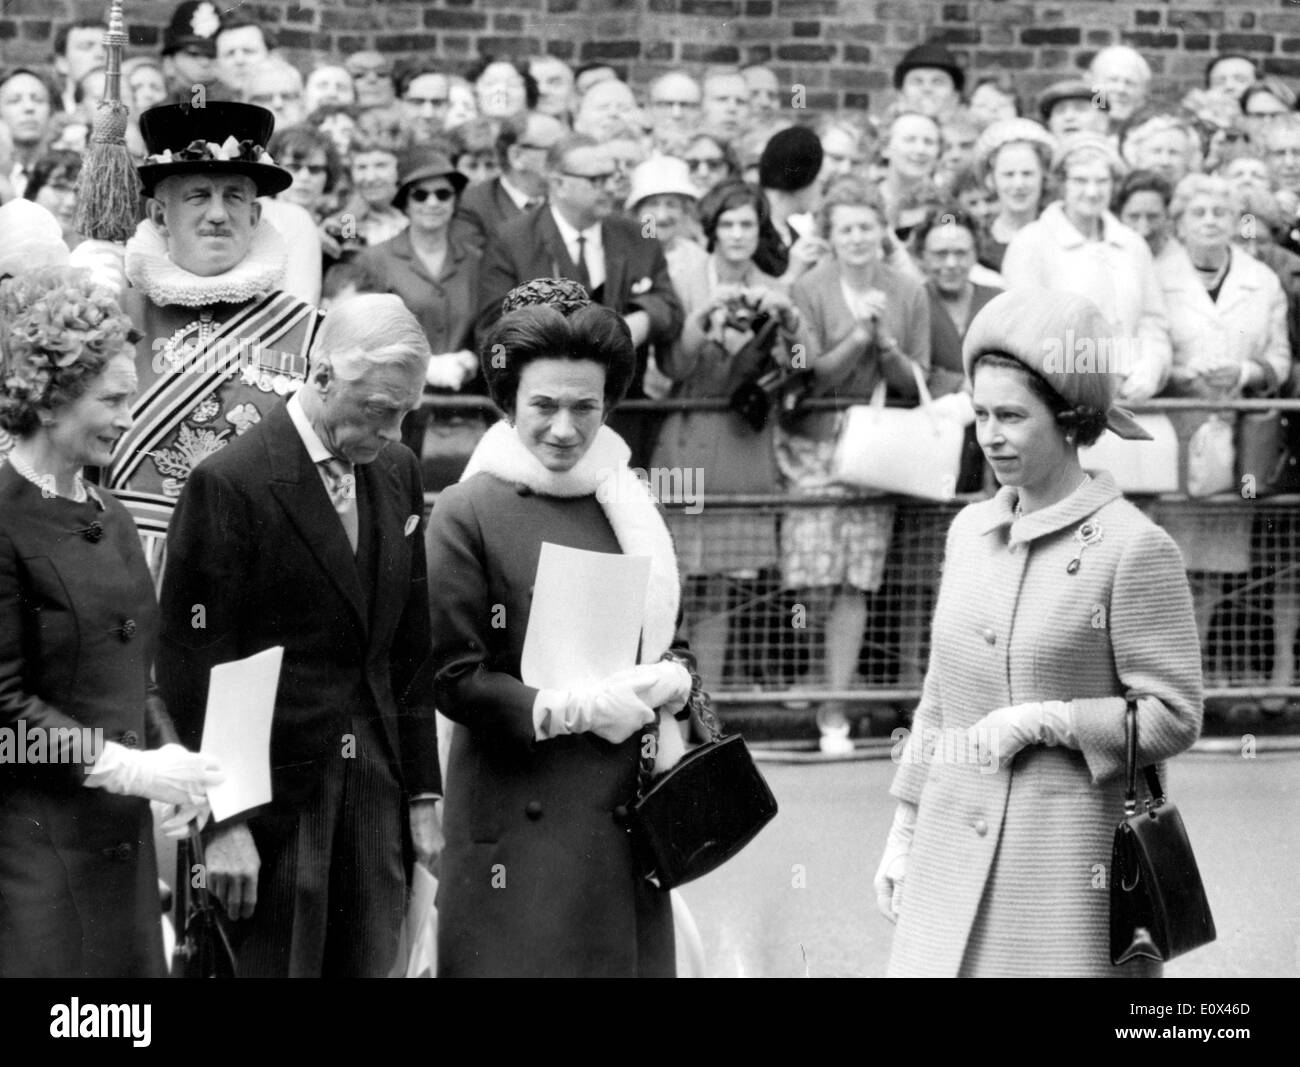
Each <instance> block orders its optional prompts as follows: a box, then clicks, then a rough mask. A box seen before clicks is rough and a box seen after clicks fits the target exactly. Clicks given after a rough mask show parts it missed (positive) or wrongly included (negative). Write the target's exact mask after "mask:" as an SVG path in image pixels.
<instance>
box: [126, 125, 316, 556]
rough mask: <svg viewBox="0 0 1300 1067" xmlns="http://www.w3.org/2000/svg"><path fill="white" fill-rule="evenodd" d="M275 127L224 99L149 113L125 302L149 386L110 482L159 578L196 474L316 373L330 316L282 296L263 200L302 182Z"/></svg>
mask: <svg viewBox="0 0 1300 1067" xmlns="http://www.w3.org/2000/svg"><path fill="white" fill-rule="evenodd" d="M273 125H274V120H273V118H272V115H271V113H270V112H269V111H267V110H266V109H265V108H261V107H257V106H254V105H252V104H240V103H233V102H216V101H209V102H208V104H207V106H206V107H202V108H193V107H190V106H189V105H188V104H164V105H160V106H159V107H155V108H151V109H150V110H148V111H146V112H145V113H144V114H143V115H142V116H141V118H140V130H141V133H142V134H143V136H144V140H145V144H146V147H147V149H148V152H149V155H148V157H147V159H146V160H145V162H144V163H143V164H142V165H141V166H140V178H141V180H142V182H143V183H144V191H145V194H146V196H148V198H149V199H148V215H147V217H146V218H145V219H144V221H142V222H141V223H140V225H139V227H138V228H137V230H136V232H135V234H134V236H132V237H131V239H130V240H129V241H128V242H127V245H126V253H125V258H124V264H123V266H124V271H125V276H126V279H127V281H128V282H129V283H130V286H129V288H127V289H126V291H125V292H124V293H123V298H122V302H123V306H124V308H125V309H126V311H127V312H128V314H130V316H131V319H132V321H133V322H134V323H135V324H136V327H137V328H138V329H139V330H140V331H141V333H142V334H143V337H142V339H141V340H140V341H139V343H138V345H137V348H136V372H137V374H138V375H139V379H140V391H139V393H138V395H137V397H136V400H135V403H134V406H133V411H132V416H133V418H134V425H133V426H132V428H131V430H130V431H129V432H128V433H127V434H126V435H125V436H124V437H123V439H122V442H121V444H120V446H119V447H118V449H117V451H116V453H115V455H114V459H113V463H112V466H110V467H109V468H108V469H107V470H105V471H104V472H103V480H104V482H105V484H106V485H107V486H108V487H109V488H110V489H112V490H113V492H114V493H115V494H116V495H117V496H118V497H119V498H120V499H121V500H122V501H123V502H124V503H125V504H126V505H127V507H128V508H129V509H130V510H131V512H132V514H133V515H134V517H135V520H136V525H137V526H138V527H139V529H140V533H141V536H142V538H143V539H144V542H145V547H146V552H147V553H148V554H150V562H151V564H152V565H154V567H155V571H156V570H157V565H158V563H159V560H160V556H159V553H160V550H161V541H162V538H163V536H164V535H165V534H166V531H167V524H168V521H169V520H170V518H171V513H172V508H173V506H174V505H175V502H176V499H177V498H178V497H179V496H180V494H181V490H182V489H183V488H184V486H185V482H186V479H188V478H189V476H190V472H191V471H192V470H193V469H194V467H195V466H196V465H198V464H199V463H200V462H201V461H202V460H204V459H205V458H206V457H208V456H210V455H212V454H214V453H215V452H218V451H220V450H221V449H223V448H225V447H226V446H227V445H228V444H229V443H230V442H231V441H233V440H235V439H236V438H238V437H240V436H241V435H242V434H244V433H246V432H247V431H248V430H249V429H251V428H252V427H253V426H255V425H257V423H259V422H260V421H261V420H262V418H263V417H265V416H266V415H267V414H268V413H269V412H270V411H271V409H272V408H273V407H275V406H276V405H277V404H278V403H279V401H280V398H281V397H283V396H285V395H286V394H288V393H290V392H293V391H294V390H296V389H297V388H298V386H299V385H300V384H301V383H302V381H303V380H304V379H305V376H306V371H307V351H308V348H309V347H310V345H311V342H312V339H313V338H314V337H315V334H316V330H317V327H318V326H319V323H320V315H321V313H320V312H319V311H318V310H317V309H316V308H315V307H313V306H312V305H310V304H306V303H303V302H302V301H300V300H298V299H296V298H295V297H292V296H290V295H289V294H287V293H285V292H282V291H281V289H280V286H281V282H282V279H283V277H284V272H285V266H286V264H287V262H288V255H289V251H290V250H289V249H288V247H287V246H286V243H285V241H284V240H283V238H282V237H281V236H280V234H279V233H278V232H277V231H276V230H274V229H273V228H272V227H271V226H270V224H269V223H267V222H265V221H263V220H262V218H261V210H262V209H261V206H260V205H259V204H258V202H257V197H259V196H273V195H274V194H276V193H278V192H280V191H281V190H283V189H285V188H287V187H288V186H289V184H290V183H291V182H292V180H293V179H292V176H291V175H290V174H289V172H288V171H286V170H283V169H282V168H280V167H277V166H275V165H274V164H273V163H272V161H271V159H270V157H269V156H268V155H267V154H266V151H265V149H264V148H263V146H264V145H265V144H266V143H267V141H269V140H270V137H271V130H272V127H273Z"/></svg>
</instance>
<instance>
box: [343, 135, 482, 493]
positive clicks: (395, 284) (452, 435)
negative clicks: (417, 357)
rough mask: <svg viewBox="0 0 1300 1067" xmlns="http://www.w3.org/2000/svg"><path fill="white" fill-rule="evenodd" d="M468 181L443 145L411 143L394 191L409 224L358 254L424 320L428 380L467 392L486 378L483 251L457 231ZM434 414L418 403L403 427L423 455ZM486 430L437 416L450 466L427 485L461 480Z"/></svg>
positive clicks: (440, 447) (441, 453)
mask: <svg viewBox="0 0 1300 1067" xmlns="http://www.w3.org/2000/svg"><path fill="white" fill-rule="evenodd" d="M467 184H468V179H467V178H466V177H465V175H464V174H461V173H460V171H458V170H456V168H455V167H453V166H452V164H451V160H450V159H449V158H448V157H447V156H446V155H445V154H444V153H443V152H440V151H438V150H437V149H435V148H432V147H421V148H414V149H411V150H410V151H409V152H407V153H406V154H405V155H404V156H402V157H401V158H400V159H399V161H398V179H397V195H396V196H394V197H393V207H395V208H397V210H399V211H401V212H402V213H403V214H405V215H406V217H407V219H408V220H409V221H410V225H409V226H408V227H407V228H406V229H405V230H403V231H402V232H401V233H399V234H398V235H397V236H396V237H393V238H391V239H389V240H387V241H385V242H383V243H382V244H378V245H375V246H374V247H373V248H368V249H365V250H364V251H362V252H361V254H360V255H359V256H358V257H357V263H358V264H359V265H360V266H361V267H362V268H363V269H365V270H366V272H367V273H368V274H369V275H370V276H371V277H373V278H374V279H375V283H376V285H375V288H376V289H377V290H378V291H379V292H387V293H396V294H397V295H398V296H400V297H401V298H402V300H403V301H404V302H405V304H406V306H407V307H408V308H410V309H411V313H412V314H413V315H415V317H416V318H417V319H419V321H420V326H421V327H422V328H423V330H424V333H425V336H426V337H428V339H429V346H430V347H431V348H432V349H433V352H434V355H433V358H432V359H431V360H430V361H429V373H428V384H429V386H430V387H431V389H432V391H433V392H435V393H443V394H448V393H455V392H461V391H462V390H464V389H465V387H466V386H468V385H469V384H470V383H472V382H473V381H474V380H475V379H476V378H478V377H479V374H478V358H477V357H476V356H475V355H474V352H473V351H472V347H471V334H472V332H473V325H474V309H475V308H476V307H477V286H476V282H477V278H478V258H479V254H478V252H477V251H476V250H475V249H474V248H473V246H472V245H470V244H469V243H468V242H466V241H465V240H463V239H462V238H461V237H460V236H459V235H455V236H453V234H452V232H451V220H452V216H454V215H455V214H456V204H457V201H458V200H459V199H460V194H461V192H462V191H463V190H464V188H465V186H466V185H467ZM477 391H478V392H483V390H482V389H481V388H480V389H479V390H477ZM427 421H428V409H416V410H415V411H414V412H412V413H411V415H410V416H409V417H408V420H407V423H406V426H405V428H404V430H403V439H404V440H405V442H406V444H407V445H409V446H410V447H411V449H412V451H414V452H415V454H416V455H417V456H419V455H422V453H423V445H424V434H425V427H426V424H427ZM484 429H485V426H484V425H483V423H482V420H481V419H480V418H478V417H477V416H474V417H472V418H470V419H469V420H468V421H465V420H464V419H463V418H462V416H460V415H456V414H446V415H444V416H441V417H439V418H437V419H435V420H434V425H433V431H434V434H435V436H437V437H438V439H439V440H438V442H437V443H435V445H434V447H433V455H434V458H435V459H436V460H437V461H438V463H439V465H440V466H441V465H443V461H444V460H445V462H446V465H447V466H448V469H446V470H445V471H444V470H436V471H429V472H426V478H425V481H426V484H428V483H432V485H431V486H430V487H432V488H440V487H441V486H442V485H448V484H450V483H451V482H454V481H455V480H456V479H457V478H458V477H459V476H460V472H461V470H462V469H463V468H464V465H465V461H466V460H468V459H469V454H470V452H472V451H473V448H474V445H475V444H477V443H478V439H479V437H481V436H482V434H483V430H484ZM452 467H454V469H451V468H452Z"/></svg>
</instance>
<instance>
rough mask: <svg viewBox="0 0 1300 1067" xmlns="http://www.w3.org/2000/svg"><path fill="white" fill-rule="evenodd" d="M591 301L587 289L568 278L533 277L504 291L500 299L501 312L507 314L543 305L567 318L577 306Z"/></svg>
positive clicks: (584, 305) (580, 306)
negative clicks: (508, 290)
mask: <svg viewBox="0 0 1300 1067" xmlns="http://www.w3.org/2000/svg"><path fill="white" fill-rule="evenodd" d="M591 302H592V300H591V297H590V296H588V295H587V290H586V289H584V288H583V287H582V286H581V285H580V284H579V283H578V282H575V281H573V280H571V279H569V278H534V279H533V280H532V281H530V282H524V283H523V285H516V286H515V287H514V288H513V289H511V290H510V292H508V293H506V295H505V297H504V298H503V299H502V301H501V313H502V314H503V315H508V314H510V312H512V311H518V310H519V309H520V308H526V307H537V306H538V305H543V306H546V307H553V308H555V310H556V311H558V312H559V313H560V314H561V315H563V316H564V317H565V318H568V317H569V316H570V315H572V314H573V313H574V312H575V311H577V310H578V309H579V308H584V307H587V306H589V305H590V304H591Z"/></svg>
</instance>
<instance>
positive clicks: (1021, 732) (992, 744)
mask: <svg viewBox="0 0 1300 1067" xmlns="http://www.w3.org/2000/svg"><path fill="white" fill-rule="evenodd" d="M970 744H971V748H972V751H974V752H975V753H976V758H977V760H978V761H979V763H980V765H981V766H985V765H991V764H992V763H993V761H994V760H996V761H997V766H998V770H1004V769H1005V768H1006V767H1007V765H1008V764H1010V762H1011V761H1012V759H1014V758H1015V755H1016V753H1017V752H1019V751H1020V750H1021V749H1022V748H1025V747H1026V746H1028V745H1065V746H1066V747H1067V748H1078V747H1079V743H1078V741H1077V740H1076V739H1075V736H1074V723H1073V721H1072V719H1071V717H1070V705H1069V703H1067V702H1066V701H1064V700H1042V701H1035V702H1033V703H1029V704H1015V705H1012V706H1011V707H1006V708H998V709H997V710H995V711H990V712H989V713H988V714H987V715H985V716H984V718H982V719H980V721H979V722H977V723H976V724H975V725H974V726H972V727H971V728H970Z"/></svg>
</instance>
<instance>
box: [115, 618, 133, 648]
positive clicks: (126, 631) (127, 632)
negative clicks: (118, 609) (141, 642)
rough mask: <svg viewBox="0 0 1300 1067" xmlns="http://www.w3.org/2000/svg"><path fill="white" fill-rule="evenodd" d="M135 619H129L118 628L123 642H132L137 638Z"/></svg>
mask: <svg viewBox="0 0 1300 1067" xmlns="http://www.w3.org/2000/svg"><path fill="white" fill-rule="evenodd" d="M135 628H136V627H135V619H127V620H126V621H125V622H123V623H122V625H121V626H119V627H118V633H119V634H121V636H122V640H123V642H126V641H130V640H131V638H133V637H134V636H135Z"/></svg>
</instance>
